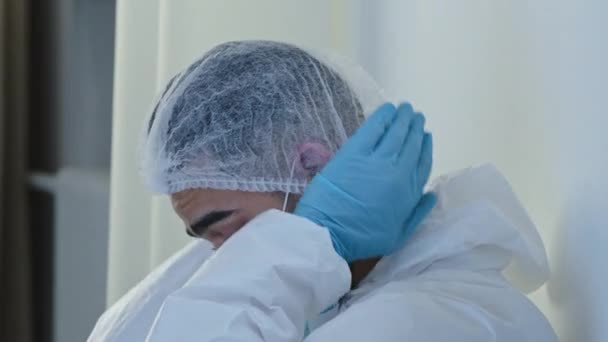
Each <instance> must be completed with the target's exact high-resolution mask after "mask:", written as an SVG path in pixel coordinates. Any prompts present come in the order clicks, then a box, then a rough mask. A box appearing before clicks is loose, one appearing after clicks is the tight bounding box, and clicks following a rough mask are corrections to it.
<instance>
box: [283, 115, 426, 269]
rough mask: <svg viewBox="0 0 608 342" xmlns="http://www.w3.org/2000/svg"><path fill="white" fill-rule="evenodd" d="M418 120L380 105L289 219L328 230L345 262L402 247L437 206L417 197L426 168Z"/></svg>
mask: <svg viewBox="0 0 608 342" xmlns="http://www.w3.org/2000/svg"><path fill="white" fill-rule="evenodd" d="M424 122H425V120H424V116H423V115H422V114H420V113H414V110H413V109H412V107H411V106H410V105H409V104H402V105H401V106H399V108H398V109H395V106H393V105H392V104H385V105H383V106H381V107H380V108H379V109H378V110H376V112H375V113H374V114H372V116H371V117H370V118H369V119H368V120H366V121H365V122H364V123H363V125H362V126H361V127H360V128H359V129H358V130H357V131H356V132H355V134H354V135H353V136H352V137H351V138H350V139H349V140H348V141H347V142H346V143H345V144H344V145H343V146H342V147H341V148H340V149H339V150H338V152H337V153H336V155H335V157H334V158H333V159H332V160H330V161H329V163H328V164H327V165H326V166H325V167H324V168H323V169H322V170H321V172H319V173H318V174H317V175H316V176H315V177H314V178H313V179H312V181H311V183H310V184H309V185H308V187H307V188H306V190H305V191H304V194H303V196H302V198H301V199H300V201H299V202H298V205H297V206H296V209H295V211H294V214H296V215H299V216H302V217H305V218H308V219H309V220H311V221H313V222H315V223H317V224H318V225H320V226H323V227H326V228H327V229H328V230H329V233H330V235H331V239H332V242H333V245H334V248H335V249H336V251H337V252H338V254H339V255H341V256H342V257H343V258H344V259H345V260H346V261H347V262H351V261H355V260H359V259H366V258H370V257H375V256H384V255H388V254H390V253H392V252H393V251H395V250H396V249H397V248H399V247H401V246H402V245H403V244H404V243H405V240H407V238H408V237H409V236H410V235H411V234H412V233H413V232H414V230H415V228H416V227H417V226H418V224H419V223H420V222H421V221H422V220H423V219H424V217H426V215H427V214H428V213H429V212H430V211H431V209H432V208H433V207H434V205H435V203H436V197H435V194H432V193H429V194H425V195H423V188H424V186H425V184H426V182H427V181H428V178H429V175H430V172H431V165H432V139H431V135H430V134H429V133H425V132H424Z"/></svg>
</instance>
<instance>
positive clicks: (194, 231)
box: [186, 210, 236, 237]
mask: <svg viewBox="0 0 608 342" xmlns="http://www.w3.org/2000/svg"><path fill="white" fill-rule="evenodd" d="M235 212H236V210H219V211H212V212H210V213H208V214H206V215H205V216H203V217H202V218H200V219H199V220H198V221H196V222H195V223H194V224H192V225H190V227H188V228H189V229H186V232H187V233H188V235H190V236H194V237H202V236H203V234H205V232H206V231H207V229H209V227H210V226H212V225H214V224H216V223H218V222H220V221H222V220H225V219H226V218H228V217H230V216H231V215H232V214H234V213H235Z"/></svg>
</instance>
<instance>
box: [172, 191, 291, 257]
mask: <svg viewBox="0 0 608 342" xmlns="http://www.w3.org/2000/svg"><path fill="white" fill-rule="evenodd" d="M284 199H285V195H284V194H283V193H279V192H275V193H267V192H247V191H236V190H214V189H192V190H184V191H181V192H178V193H175V194H172V195H171V203H172V204H173V209H174V210H175V212H176V213H177V215H178V216H179V217H180V218H181V219H182V220H183V221H184V223H185V224H186V227H187V232H188V234H190V235H193V236H197V237H201V238H203V239H206V240H208V241H209V242H211V243H212V244H213V247H214V248H219V247H220V246H221V245H222V244H223V243H224V241H226V240H227V239H228V238H229V237H230V236H232V234H234V233H236V232H237V231H238V230H239V229H241V228H242V227H243V226H244V225H245V224H246V223H247V222H249V221H250V220H251V219H253V218H254V217H255V216H256V215H258V214H260V213H262V212H264V211H266V210H268V209H273V208H274V209H279V210H281V209H282V208H283V201H284ZM298 199H299V196H298V195H294V194H291V195H290V196H289V201H288V204H287V208H286V211H288V212H291V211H293V209H294V208H295V204H296V203H297V200H298Z"/></svg>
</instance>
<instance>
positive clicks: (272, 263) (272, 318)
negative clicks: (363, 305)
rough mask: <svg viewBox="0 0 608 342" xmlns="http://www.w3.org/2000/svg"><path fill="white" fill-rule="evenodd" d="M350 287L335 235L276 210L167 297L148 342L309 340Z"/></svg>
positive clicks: (250, 225) (252, 223)
mask: <svg viewBox="0 0 608 342" xmlns="http://www.w3.org/2000/svg"><path fill="white" fill-rule="evenodd" d="M349 286H350V270H349V268H348V264H347V263H346V262H345V261H344V260H343V259H342V258H341V257H340V256H339V255H338V254H337V253H336V252H335V250H334V248H333V246H332V243H331V239H330V236H329V233H328V232H327V230H326V229H324V228H322V227H319V226H317V225H315V224H314V223H312V222H310V221H308V220H306V219H303V218H300V217H297V216H295V215H291V214H287V213H283V212H280V211H277V210H270V211H267V212H265V213H263V214H261V215H258V217H256V218H255V219H254V220H252V221H250V222H249V223H248V224H247V225H246V226H244V227H243V228H242V229H241V230H240V231H239V232H237V233H236V234H235V235H233V236H232V237H231V238H230V239H229V240H228V241H226V243H224V245H223V246H222V247H221V248H220V249H219V250H218V251H217V253H216V254H215V255H213V256H212V257H211V258H210V259H209V260H208V261H207V262H206V263H205V264H204V266H203V267H202V268H201V269H199V270H198V271H197V272H196V273H195V274H194V275H193V277H192V278H191V279H190V280H189V281H188V282H187V283H186V284H185V285H184V286H183V287H182V288H181V289H179V290H177V291H175V292H174V293H172V294H171V295H169V296H168V297H167V299H166V300H165V302H164V303H163V305H162V307H161V309H160V311H159V313H158V315H157V317H156V319H155V322H154V324H153V326H152V328H151V329H150V331H149V333H148V337H147V340H148V341H216V340H222V341H269V342H273V341H277V342H278V341H281V342H285V341H298V342H299V341H302V339H303V334H304V328H305V325H306V320H307V319H309V318H310V317H313V315H315V314H316V313H318V312H320V311H321V310H322V309H323V308H325V307H327V306H329V305H331V304H333V303H335V302H336V301H337V300H338V299H339V298H340V297H341V296H342V295H344V294H345V293H346V292H347V291H348V290H349Z"/></svg>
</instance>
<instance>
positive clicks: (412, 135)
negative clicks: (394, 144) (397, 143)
mask: <svg viewBox="0 0 608 342" xmlns="http://www.w3.org/2000/svg"><path fill="white" fill-rule="evenodd" d="M424 122H425V119H424V115H422V114H421V113H415V114H414V118H413V119H412V121H411V122H410V129H409V131H408V133H407V137H406V138H405V142H404V143H403V147H402V148H401V152H400V153H399V155H398V157H397V160H399V161H400V162H401V163H406V164H409V165H412V166H413V165H417V164H418V160H419V159H420V148H421V146H422V138H423V137H424Z"/></svg>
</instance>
